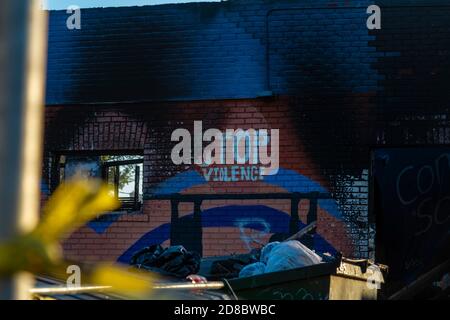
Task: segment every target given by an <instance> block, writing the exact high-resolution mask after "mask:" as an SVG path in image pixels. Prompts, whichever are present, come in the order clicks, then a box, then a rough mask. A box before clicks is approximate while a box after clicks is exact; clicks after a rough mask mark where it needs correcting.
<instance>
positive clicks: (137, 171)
mask: <svg viewBox="0 0 450 320" xmlns="http://www.w3.org/2000/svg"><path fill="white" fill-rule="evenodd" d="M134 168H135V170H134V210H139V205H138V204H139V184H140V181H139V180H140V178H141V167H139V165H138V164H137V165H136V166H135V167H134Z"/></svg>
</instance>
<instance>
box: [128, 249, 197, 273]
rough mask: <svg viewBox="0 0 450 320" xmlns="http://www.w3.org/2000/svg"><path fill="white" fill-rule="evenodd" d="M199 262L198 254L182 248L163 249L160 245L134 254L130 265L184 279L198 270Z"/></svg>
mask: <svg viewBox="0 0 450 320" xmlns="http://www.w3.org/2000/svg"><path fill="white" fill-rule="evenodd" d="M200 261H201V257H200V255H199V254H198V253H196V252H190V251H187V250H186V249H185V248H184V247H183V246H172V247H169V248H165V249H164V248H163V247H161V246H160V245H152V246H150V247H146V248H144V249H142V250H140V251H138V252H136V253H135V254H134V255H133V257H132V258H131V261H130V264H131V265H133V266H134V267H136V268H139V269H146V270H149V271H153V272H158V273H162V274H164V275H171V276H176V277H179V278H185V277H187V276H188V275H191V274H196V273H197V272H198V271H199V270H200Z"/></svg>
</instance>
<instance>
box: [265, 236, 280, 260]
mask: <svg viewBox="0 0 450 320" xmlns="http://www.w3.org/2000/svg"><path fill="white" fill-rule="evenodd" d="M279 244H280V242H278V241H274V242H270V243H268V244H266V245H265V246H264V247H263V248H262V249H261V258H260V261H261V262H262V263H267V261H268V260H269V257H270V252H272V249H273V248H275V247H276V246H277V245H279Z"/></svg>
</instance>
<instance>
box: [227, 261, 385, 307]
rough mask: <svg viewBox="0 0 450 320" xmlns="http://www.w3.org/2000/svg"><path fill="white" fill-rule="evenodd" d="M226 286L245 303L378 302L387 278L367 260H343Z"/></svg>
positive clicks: (230, 282) (273, 273) (231, 281)
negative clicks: (286, 301) (270, 301)
mask: <svg viewBox="0 0 450 320" xmlns="http://www.w3.org/2000/svg"><path fill="white" fill-rule="evenodd" d="M227 282H228V285H229V288H228V290H229V291H232V293H233V295H234V296H235V297H236V298H238V299H244V300H376V299H377V290H378V289H380V287H381V285H382V284H383V283H384V277H383V273H382V271H381V269H380V267H379V266H376V265H374V264H371V263H369V261H367V260H357V261H356V260H349V259H345V258H342V259H338V260H337V261H334V262H328V263H320V264H316V265H313V266H308V267H302V268H297V269H292V270H286V271H279V272H272V273H266V274H261V275H257V276H251V277H245V278H234V279H228V280H227Z"/></svg>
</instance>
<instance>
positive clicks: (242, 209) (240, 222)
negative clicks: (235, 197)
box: [118, 205, 336, 263]
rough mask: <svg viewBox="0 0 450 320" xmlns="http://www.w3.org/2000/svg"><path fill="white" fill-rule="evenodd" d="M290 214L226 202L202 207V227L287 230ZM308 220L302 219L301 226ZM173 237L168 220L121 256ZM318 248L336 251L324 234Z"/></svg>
mask: <svg viewBox="0 0 450 320" xmlns="http://www.w3.org/2000/svg"><path fill="white" fill-rule="evenodd" d="M192 217H193V215H192V214H190V215H186V216H183V217H182V218H180V219H181V221H183V220H186V221H187V220H188V219H192ZM289 221H290V216H289V215H288V214H287V213H285V212H283V211H279V210H276V209H274V208H270V207H267V206H262V205H257V206H236V205H233V206H224V207H216V208H211V209H207V210H204V211H202V227H203V228H209V227H236V228H239V227H243V226H244V227H245V228H248V229H253V230H258V231H264V232H267V233H271V234H272V233H287V232H288V231H289ZM303 226H304V224H303V223H301V222H299V227H300V228H301V227H303ZM168 239H170V223H165V224H162V225H160V226H159V227H157V228H155V229H153V230H151V231H149V232H148V233H146V234H145V235H143V236H142V237H141V238H140V239H139V240H137V241H136V242H135V243H134V244H133V245H132V246H131V247H130V248H128V249H127V250H126V251H125V252H124V253H123V254H122V255H121V256H120V257H119V258H118V261H119V262H121V263H129V261H130V259H131V257H132V255H133V254H134V253H135V252H137V251H138V250H140V249H142V248H145V247H147V246H149V245H152V244H161V243H163V242H165V241H166V240H168ZM314 246H315V249H316V250H317V251H320V252H330V253H332V254H335V253H336V249H334V248H333V246H332V245H331V244H330V243H328V242H327V241H326V240H325V239H323V238H322V237H321V236H320V235H318V234H316V235H315V236H314Z"/></svg>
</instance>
